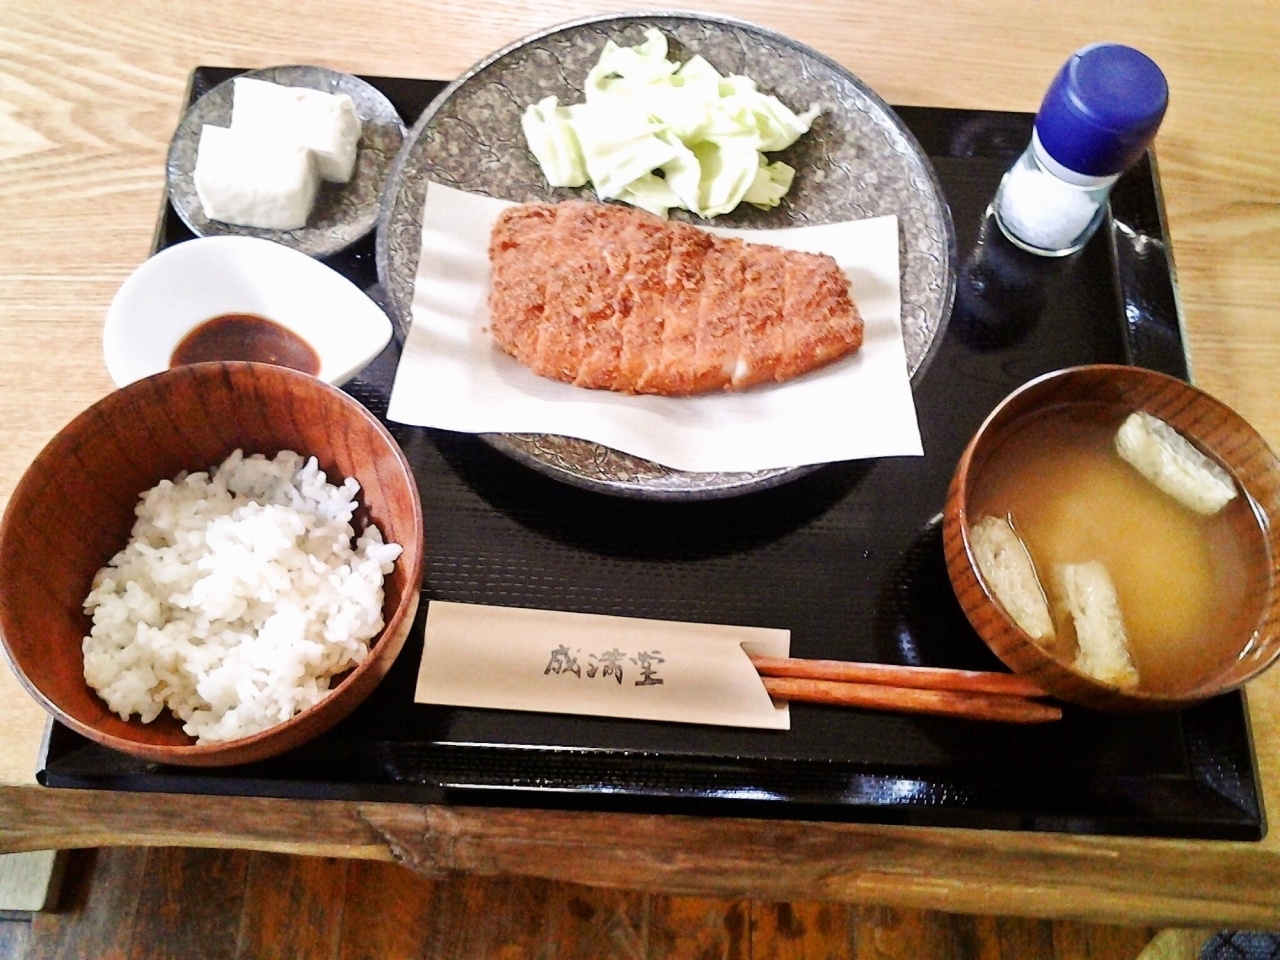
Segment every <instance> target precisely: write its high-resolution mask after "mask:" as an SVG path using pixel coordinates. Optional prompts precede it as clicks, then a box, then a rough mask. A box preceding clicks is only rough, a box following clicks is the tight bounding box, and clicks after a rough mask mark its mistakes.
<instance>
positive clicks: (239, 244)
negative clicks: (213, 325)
mask: <svg viewBox="0 0 1280 960" xmlns="http://www.w3.org/2000/svg"><path fill="white" fill-rule="evenodd" d="M228 313H248V314H256V315H258V316H262V317H266V318H267V319H268V320H273V321H275V322H276V323H278V324H280V325H281V326H282V327H285V328H286V329H288V330H290V331H292V332H293V333H295V334H297V335H298V336H299V337H301V338H302V339H303V340H304V341H306V342H307V343H308V344H309V345H310V346H311V348H312V349H313V350H314V351H315V352H316V355H317V356H318V357H319V358H320V370H319V372H318V373H317V374H316V377H317V378H318V379H320V380H325V381H327V382H329V383H333V384H340V383H343V382H345V381H346V380H349V379H350V378H351V377H352V376H353V375H354V374H356V373H357V372H358V371H359V370H360V369H361V368H363V367H364V366H365V365H366V364H368V363H369V361H371V360H372V359H373V358H374V357H376V356H377V355H378V354H379V353H380V352H381V351H382V348H383V347H385V346H386V345H387V342H388V341H389V340H390V339H391V321H390V320H388V319H387V315H386V314H385V313H383V311H382V309H381V308H380V307H379V306H378V305H377V304H376V303H374V302H373V301H372V300H370V299H369V298H368V297H367V296H365V295H364V293H363V292H362V291H361V290H360V289H359V288H358V287H357V286H356V285H355V284H353V283H352V282H351V281H350V280H348V279H347V278H346V277H344V276H342V275H341V274H340V273H337V272H336V271H334V270H332V269H330V268H329V267H326V266H325V265H324V264H322V263H320V262H319V261H317V260H313V259H312V258H311V257H309V256H307V255H306V254H304V253H299V252H298V251H296V250H291V249H290V248H288V247H285V246H282V245H281V244H278V243H274V242H272V241H270V240H262V239H258V238H256V237H202V238H200V239H196V240H188V241H186V242H185V243H179V244H177V245H176V246H172V247H168V248H167V249H165V250H162V251H161V252H160V253H157V254H156V255H155V256H154V257H152V258H151V259H149V260H147V261H146V262H144V263H143V264H142V265H141V266H139V267H138V269H136V270H135V271H134V272H133V273H132V274H130V275H129V278H128V279H127V280H125V282H124V283H123V284H121V286H120V289H119V290H118V291H116V295H115V298H114V299H113V300H112V301H111V306H110V307H109V308H108V309H107V319H106V324H105V326H104V328H103V332H102V349H103V354H104V356H105V358H106V361H107V370H108V371H109V372H110V374H111V379H112V380H114V381H115V384H116V386H118V387H123V386H125V385H126V384H129V383H133V382H134V381H135V380H141V379H142V378H143V377H149V376H151V375H152V374H155V373H159V372H161V371H162V370H167V369H168V368H169V362H170V358H171V356H172V355H173V351H174V348H175V347H177V345H178V343H179V341H181V340H182V338H183V337H184V336H185V335H186V334H187V333H188V332H189V331H190V330H191V329H192V328H193V327H195V326H197V325H198V324H201V323H203V322H204V321H206V320H210V319H212V318H213V317H217V316H221V315H223V314H228ZM225 359H239V358H235V357H228V358H225Z"/></svg>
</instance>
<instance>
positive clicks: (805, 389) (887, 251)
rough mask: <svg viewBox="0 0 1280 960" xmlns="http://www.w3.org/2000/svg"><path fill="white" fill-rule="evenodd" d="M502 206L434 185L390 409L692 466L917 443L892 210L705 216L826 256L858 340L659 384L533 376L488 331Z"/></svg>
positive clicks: (857, 452) (757, 464) (799, 460)
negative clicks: (742, 386)
mask: <svg viewBox="0 0 1280 960" xmlns="http://www.w3.org/2000/svg"><path fill="white" fill-rule="evenodd" d="M507 206H510V203H509V202H507V201H504V200H495V199H492V198H490V197H483V196H478V195H475V194H469V193H464V192H462V191H459V190H455V189H453V188H450V187H445V186H441V185H439V184H435V183H432V184H430V185H429V187H428V190H427V200H426V208H425V210H424V212H423V222H422V252H421V256H420V258H419V260H418V274H417V277H416V279H415V283H414V295H413V322H412V325H411V328H410V331H409V335H408V337H407V339H406V342H405V346H404V351H403V353H402V355H401V358H400V366H399V368H398V370H397V371H396V379H395V384H394V386H393V389H392V392H391V402H390V407H389V410H388V414H387V415H388V418H389V419H391V420H395V421H398V422H400V423H408V424H414V425H417V426H424V427H435V428H438V429H442V430H455V431H460V432H464V433H544V434H558V435H561V436H570V437H579V438H581V439H584V440H590V441H594V442H596V443H601V444H604V445H605V446H608V447H611V448H612V449H615V450H619V451H622V452H625V453H630V454H633V455H635V456H638V457H643V458H644V459H646V460H652V461H654V462H656V463H660V464H664V465H666V466H669V467H672V468H674V469H677V470H688V471H699V472H738V471H754V470H766V469H772V468H776V467H790V466H802V465H805V464H812V463H828V462H832V461H836V460H856V459H863V458H868V457H887V456H920V455H922V454H923V449H922V447H921V442H920V428H919V424H918V423H917V420H916V411H915V402H914V400H913V398H912V394H911V384H910V380H909V379H908V377H907V362H906V351H905V348H904V346H903V341H902V325H901V313H902V306H901V296H900V291H899V266H898V221H897V218H896V217H877V218H874V219H870V220H860V221H853V222H849V223H833V224H823V225H818V226H808V227H792V228H787V229H783V230H725V229H714V230H712V231H711V232H713V233H717V234H720V235H722V236H737V237H741V238H742V239H743V240H746V241H755V242H761V243H765V242H767V243H771V244H774V245H776V246H780V247H786V248H789V249H792V250H801V251H807V252H813V253H827V254H830V255H831V256H832V257H834V258H835V260H836V262H837V263H838V264H839V265H840V267H841V268H842V269H843V270H844V272H845V274H846V275H847V276H848V277H849V282H850V287H851V291H852V294H853V298H854V302H855V303H856V304H857V306H858V310H859V312H860V313H861V314H862V317H863V321H864V323H865V329H864V340H863V344H862V347H861V349H860V350H859V351H858V352H857V353H856V354H854V355H853V356H851V357H847V358H845V359H844V360H842V361H840V362H838V363H835V364H832V365H830V366H828V367H825V368H823V369H821V370H816V371H814V372H813V373H810V374H807V375H805V376H803V377H799V378H797V379H795V380H792V381H790V382H788V383H784V384H777V385H769V386H763V387H755V388H752V389H750V390H745V391H742V392H736V393H727V392H726V393H714V394H706V395H702V396H696V397H655V396H629V395H625V394H619V393H613V392H611V391H606V390H587V389H583V388H581V387H574V386H571V385H569V384H565V383H559V382H557V381H554V380H549V379H546V378H544V377H539V376H536V375H535V374H533V373H532V372H530V371H529V370H528V369H527V368H526V367H524V366H522V365H521V364H520V363H519V362H517V361H516V360H515V359H513V358H512V357H510V356H508V355H507V354H506V353H504V352H503V351H502V350H501V349H500V348H499V347H498V346H497V345H496V344H495V343H494V341H493V339H492V337H491V336H490V335H489V333H488V332H487V327H488V320H489V317H488V307H487V305H486V301H487V298H488V294H489V259H488V245H489V233H490V231H491V229H492V227H493V223H494V221H495V220H496V219H497V217H498V215H499V214H500V213H501V212H502V210H503V209H504V208H506V207H507Z"/></svg>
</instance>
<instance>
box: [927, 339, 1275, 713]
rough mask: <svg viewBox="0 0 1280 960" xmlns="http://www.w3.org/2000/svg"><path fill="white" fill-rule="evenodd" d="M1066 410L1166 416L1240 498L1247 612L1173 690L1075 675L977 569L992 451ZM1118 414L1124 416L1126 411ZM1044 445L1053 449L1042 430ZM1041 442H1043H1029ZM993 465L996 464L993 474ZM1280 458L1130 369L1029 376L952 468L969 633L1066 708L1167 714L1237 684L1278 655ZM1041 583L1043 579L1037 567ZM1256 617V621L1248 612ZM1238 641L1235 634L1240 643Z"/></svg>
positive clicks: (956, 572) (1152, 377)
mask: <svg viewBox="0 0 1280 960" xmlns="http://www.w3.org/2000/svg"><path fill="white" fill-rule="evenodd" d="M1062 405H1076V406H1083V405H1094V406H1099V405H1101V406H1104V407H1111V408H1119V409H1120V410H1122V411H1125V412H1132V411H1139V410H1140V411H1145V412H1147V413H1150V414H1152V415H1153V416H1155V417H1158V418H1160V419H1161V420H1164V421H1165V422H1166V423H1168V424H1170V425H1171V426H1172V427H1174V428H1175V429H1176V430H1177V431H1178V432H1179V433H1181V434H1182V435H1183V436H1184V437H1186V438H1187V439H1188V440H1190V441H1191V442H1192V443H1193V444H1194V445H1195V446H1196V447H1198V448H1199V449H1200V450H1201V451H1202V452H1204V453H1206V454H1207V455H1209V456H1210V457H1211V458H1212V459H1214V460H1215V461H1217V462H1218V463H1219V464H1220V465H1222V466H1223V467H1225V468H1226V469H1227V471H1228V472H1229V473H1230V474H1231V476H1232V478H1233V479H1234V481H1235V483H1236V486H1237V490H1238V491H1239V492H1240V493H1241V494H1242V495H1243V497H1242V500H1241V501H1240V502H1238V503H1235V504H1232V505H1230V506H1229V507H1228V508H1227V509H1225V510H1224V511H1223V513H1222V519H1223V522H1224V523H1226V524H1228V525H1229V532H1230V535H1231V538H1232V540H1233V542H1234V543H1235V544H1236V545H1237V548H1236V550H1235V554H1234V556H1235V560H1234V561H1233V565H1234V566H1238V569H1234V570H1231V571H1225V572H1224V575H1229V576H1230V577H1232V578H1233V580H1234V581H1235V583H1236V584H1238V586H1239V592H1240V595H1241V596H1244V597H1246V598H1248V600H1249V604H1248V609H1249V614H1247V615H1243V616H1242V617H1241V618H1240V621H1239V623H1237V624H1234V625H1227V626H1224V627H1223V629H1227V630H1229V631H1231V633H1232V634H1233V636H1230V637H1212V638H1209V637H1206V643H1209V642H1212V643H1213V644H1214V646H1215V647H1220V649H1221V653H1220V654H1214V656H1213V658H1212V665H1211V667H1210V668H1208V669H1197V670H1194V671H1188V672H1186V674H1185V676H1184V675H1182V674H1181V673H1178V672H1177V668H1175V676H1176V678H1177V679H1176V682H1174V683H1172V684H1170V683H1166V684H1164V685H1162V686H1161V688H1160V689H1158V690H1154V689H1144V687H1143V686H1142V684H1141V682H1140V683H1139V685H1138V686H1137V687H1136V688H1127V689H1122V688H1120V687H1117V686H1112V685H1110V684H1106V683H1103V682H1100V681H1098V680H1095V679H1094V678H1092V677H1090V676H1088V675H1087V674H1085V673H1083V672H1081V671H1079V670H1077V669H1075V667H1074V666H1073V665H1072V662H1071V660H1070V659H1068V658H1067V657H1066V656H1064V655H1063V654H1062V653H1061V652H1060V651H1051V650H1050V649H1048V648H1047V647H1046V646H1045V645H1042V644H1041V643H1037V642H1036V641H1034V640H1032V639H1031V637H1030V636H1028V634H1027V633H1025V632H1024V631H1023V630H1022V629H1021V628H1020V627H1019V626H1018V625H1017V624H1016V623H1015V622H1014V620H1013V619H1012V618H1011V617H1010V616H1009V615H1008V614H1007V613H1006V612H1005V609H1004V607H1003V606H1002V605H1001V603H1000V602H999V600H998V599H996V597H995V595H994V593H993V591H992V589H991V586H990V584H988V583H987V582H986V580H985V579H984V577H983V575H982V573H981V571H980V570H979V568H978V565H977V562H976V560H975V556H974V548H973V542H972V525H973V524H974V523H976V522H977V520H978V519H979V517H978V516H976V515H975V510H976V509H977V503H978V502H979V501H980V499H981V498H980V496H979V492H980V491H982V490H983V488H984V483H986V482H990V481H991V479H992V474H991V472H990V471H993V470H997V469H1001V467H999V466H998V464H999V463H1000V460H999V458H997V457H995V456H994V455H995V454H996V453H997V451H999V450H1000V448H1001V446H1002V445H1003V444H1005V443H1006V442H1007V441H1008V440H1009V438H1010V437H1011V436H1012V435H1014V434H1015V433H1016V432H1018V431H1019V430H1022V429H1025V428H1026V426H1027V424H1028V422H1029V418H1033V417H1039V416H1042V415H1044V414H1045V412H1046V411H1053V410H1054V409H1055V408H1057V407H1060V406H1062ZM1121 415H1122V416H1123V414H1121ZM1041 435H1043V436H1044V437H1045V438H1046V439H1044V441H1043V442H1045V443H1051V442H1052V441H1051V440H1050V439H1048V434H1047V433H1044V432H1043V431H1038V432H1037V434H1036V436H1041ZM1036 442H1039V441H1036ZM993 464H996V466H993ZM1277 520H1280V462H1277V460H1276V457H1275V455H1274V454H1273V453H1272V452H1271V450H1270V448H1269V447H1268V446H1267V444H1266V442H1265V441H1264V440H1263V439H1262V437H1261V436H1259V434H1258V433H1257V431H1255V430H1254V429H1253V428H1252V427H1250V426H1249V424H1248V423H1246V422H1245V421H1244V420H1243V419H1242V418H1241V417H1240V416H1239V415H1238V414H1236V413H1235V412H1233V411H1232V410H1231V409H1230V408H1228V407H1226V406H1225V405H1224V404H1222V403H1220V402H1219V401H1217V400H1215V399H1213V398H1212V397H1210V396H1208V395H1207V394H1205V393H1203V392H1201V391H1200V390H1198V389H1196V388H1195V387H1192V386H1190V385H1189V384H1187V383H1185V382H1183V381H1181V380H1178V379H1175V378H1173V377H1169V376H1166V375H1164V374H1160V373H1156V372H1153V371H1149V370H1143V369H1140V368H1137V367H1129V366H1113V365H1103V364H1099V365H1091V366H1084V367H1072V368H1069V369H1066V370H1060V371H1056V372H1054V373H1050V374H1046V375H1045V376H1043V377H1040V378H1038V379H1036V380H1033V381H1031V382H1029V383H1027V384H1025V385H1023V386H1022V387H1020V388H1019V389H1017V390H1015V391H1014V392H1013V393H1012V394H1010V395H1009V396H1008V397H1006V398H1005V400H1004V401H1002V402H1001V404H1000V405H999V406H997V407H996V409H995V410H994V411H993V412H992V413H991V415H990V416H989V417H988V418H987V420H986V421H985V422H984V423H983V424H982V426H981V427H980V428H979V429H978V431H977V433H976V434H975V435H974V437H973V438H972V440H971V441H970V442H969V445H968V446H967V447H966V449H965V451H964V453H963V454H962V455H961V457H960V461H959V463H958V464H957V466H956V470H955V473H954V475H953V477H952V481H951V486H950V489H949V491H948V496H947V503H946V507H945V510H944V515H943V538H944V549H945V553H946V562H947V571H948V574H949V576H950V579H951V583H952V586H953V588H954V590H955V593H956V597H957V598H958V600H959V601H960V606H961V607H962V609H963V610H964V612H965V615H966V616H967V618H968V619H969V622H970V623H971V624H972V626H973V628H974V629H975V630H976V631H977V633H978V635H979V636H980V637H981V638H982V640H983V641H984V642H985V643H986V644H987V646H989V647H990V648H991V650H992V651H993V652H994V653H995V654H996V655H997V656H998V657H999V658H1000V659H1001V660H1002V661H1003V662H1004V663H1005V664H1007V665H1008V666H1009V667H1010V669H1012V670H1013V671H1015V672H1017V673H1020V674H1023V675H1026V676H1028V677H1030V678H1032V679H1034V680H1035V681H1036V682H1037V683H1039V684H1040V686H1041V687H1042V688H1043V689H1045V690H1046V691H1047V692H1049V693H1050V694H1053V695H1054V696H1056V697H1058V698H1060V699H1062V700H1065V701H1068V702H1073V703H1078V704H1082V705H1084V706H1089V707H1093V708H1096V709H1101V710H1112V711H1140V710H1159V709H1171V708H1176V707H1180V706H1184V705H1187V704H1190V703H1194V702H1197V701H1199V700H1203V699H1205V698H1207V697H1211V696H1214V695H1216V694H1219V693H1223V692H1225V691H1228V690H1230V689H1233V688H1235V687H1238V686H1240V685H1241V684H1243V683H1245V682H1246V681H1248V680H1250V679H1252V678H1253V677H1256V676H1257V675H1258V674H1259V673H1261V672H1262V671H1263V670H1265V669H1266V668H1267V667H1269V666H1270V665H1271V664H1272V663H1273V662H1274V661H1275V659H1276V657H1277V656H1278V655H1280V595H1278V594H1277V584H1278V583H1280V530H1277V527H1276V521H1277ZM1037 572H1038V573H1039V574H1040V576H1041V579H1042V581H1043V579H1044V572H1043V571H1040V570H1038V571H1037ZM1255 612H1256V616H1254V615H1253V614H1254V613H1255ZM1236 634H1238V635H1236Z"/></svg>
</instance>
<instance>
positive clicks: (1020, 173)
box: [993, 43, 1169, 257]
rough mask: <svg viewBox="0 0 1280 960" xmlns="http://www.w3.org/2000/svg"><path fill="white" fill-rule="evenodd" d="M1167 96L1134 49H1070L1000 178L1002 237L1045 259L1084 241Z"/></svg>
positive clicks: (1160, 77)
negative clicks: (1022, 145)
mask: <svg viewBox="0 0 1280 960" xmlns="http://www.w3.org/2000/svg"><path fill="white" fill-rule="evenodd" d="M1168 102H1169V86H1168V84H1167V83H1166V81H1165V78H1164V74H1163V73H1161V71H1160V68H1159V67H1158V66H1156V65H1155V63H1154V62H1153V61H1152V60H1151V59H1150V58H1149V57H1147V56H1146V55H1145V54H1143V53H1141V52H1139V51H1137V50H1134V49H1133V48H1132V47H1126V46H1122V45H1120V44H1117V43H1096V44H1092V45H1090V46H1087V47H1083V48H1082V49H1080V50H1077V51H1076V52H1075V53H1074V54H1072V56H1071V59H1069V60H1068V61H1067V62H1066V63H1065V64H1063V66H1062V69H1061V70H1059V71H1058V74H1057V76H1055V77H1054V78H1053V83H1052V84H1050V86H1049V89H1048V91H1047V92H1046V93H1045V95H1044V101H1043V102H1042V103H1041V105H1040V110H1039V112H1038V113H1037V114H1036V122H1035V129H1034V130H1033V132H1032V134H1031V143H1030V144H1029V145H1028V146H1027V149H1026V150H1025V151H1023V154H1022V156H1021V157H1019V158H1018V160H1017V162H1016V163H1014V165H1013V166H1012V167H1010V168H1009V170H1008V172H1007V173H1005V175H1004V179H1003V180H1001V181H1000V189H999V190H998V191H997V193H996V198H995V202H994V204H993V207H994V212H995V219H996V223H998V224H999V225H1000V229H1001V230H1002V231H1003V232H1004V234H1005V236H1007V237H1008V238H1009V239H1010V240H1011V241H1013V243H1015V244H1017V245H1018V246H1019V247H1021V248H1022V249H1024V250H1027V251H1030V252H1031V253H1037V254H1041V255H1042V256H1049V257H1061V256H1066V255H1067V254H1069V253H1075V252H1076V251H1077V250H1079V249H1080V248H1081V247H1083V246H1084V245H1085V243H1086V242H1087V241H1088V240H1089V238H1090V237H1091V236H1093V232H1094V231H1095V230H1097V229H1098V224H1100V223H1101V222H1102V218H1103V216H1104V215H1105V213H1106V205H1107V196H1108V194H1110V193H1111V188H1112V186H1113V185H1114V184H1115V182H1116V180H1118V179H1119V177H1120V174H1121V173H1123V172H1124V171H1125V169H1126V168H1128V167H1129V165H1130V164H1132V163H1133V162H1134V161H1136V160H1137V159H1138V158H1139V157H1141V156H1142V154H1143V152H1144V151H1145V150H1146V149H1147V147H1148V145H1149V144H1150V143H1151V141H1152V139H1153V138H1154V137H1155V135H1156V130H1157V128H1159V126H1160V121H1161V120H1162V119H1163V118H1164V111H1165V107H1166V106H1167V105H1168Z"/></svg>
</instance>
